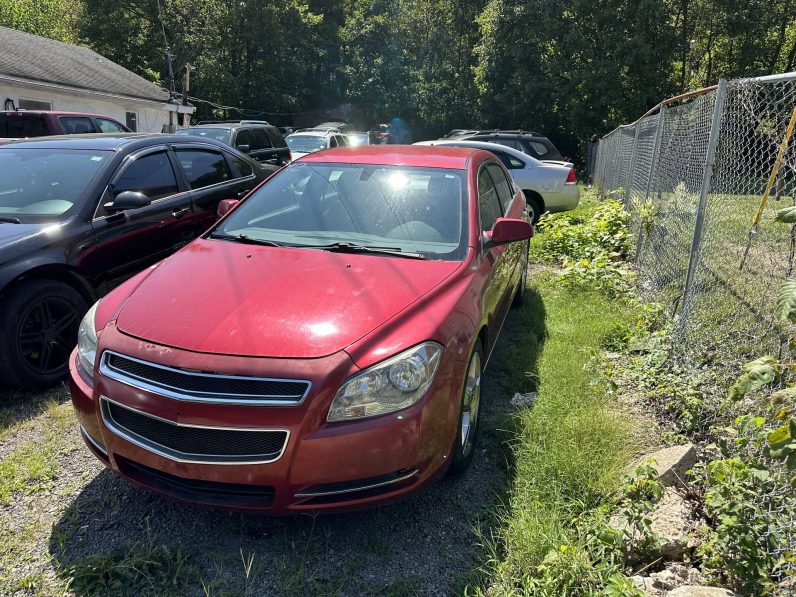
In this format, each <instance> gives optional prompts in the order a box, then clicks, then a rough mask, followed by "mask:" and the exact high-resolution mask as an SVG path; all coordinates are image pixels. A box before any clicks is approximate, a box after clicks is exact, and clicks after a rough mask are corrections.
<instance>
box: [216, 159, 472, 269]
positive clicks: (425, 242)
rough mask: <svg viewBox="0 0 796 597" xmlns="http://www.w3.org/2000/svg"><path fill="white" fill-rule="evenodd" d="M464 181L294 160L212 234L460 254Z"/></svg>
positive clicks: (438, 172)
mask: <svg viewBox="0 0 796 597" xmlns="http://www.w3.org/2000/svg"><path fill="white" fill-rule="evenodd" d="M466 188H467V186H466V179H465V176H464V171H462V170H447V169H441V168H410V167H406V166H382V165H364V164H332V163H313V164H308V163H302V162H295V163H293V164H291V165H290V166H287V167H286V168H284V169H283V170H282V171H280V172H279V173H277V174H275V175H274V176H273V177H272V178H271V179H270V180H269V181H268V183H267V184H265V185H264V186H262V187H261V188H260V189H259V190H258V191H255V193H254V194H253V195H252V196H251V197H249V198H248V199H247V200H246V201H245V202H244V203H243V204H242V205H241V206H240V207H239V208H238V209H236V210H235V211H234V212H233V213H232V214H231V215H230V216H229V217H228V218H227V219H226V220H224V221H223V222H221V224H220V225H219V226H218V228H216V229H215V230H214V231H213V232H212V234H211V236H215V237H219V236H228V237H231V238H240V237H241V235H243V236H244V237H245V238H249V239H253V240H255V241H265V242H273V243H278V244H281V245H290V246H300V247H322V246H325V245H331V244H334V243H353V244H356V245H364V246H367V247H380V248H391V249H397V250H400V251H401V252H406V253H410V252H411V253H416V254H419V255H421V256H422V257H425V258H427V259H441V260H446V261H461V260H463V259H464V257H465V255H466V254H467V211H466V204H467V199H466Z"/></svg>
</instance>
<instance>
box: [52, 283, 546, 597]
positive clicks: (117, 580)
mask: <svg viewBox="0 0 796 597" xmlns="http://www.w3.org/2000/svg"><path fill="white" fill-rule="evenodd" d="M544 319H545V309H544V304H543V302H542V299H541V296H540V295H539V294H538V293H537V292H536V291H535V290H534V289H533V288H529V289H528V291H527V292H526V295H525V302H524V304H523V306H522V307H521V308H519V309H513V310H512V311H511V313H509V315H508V317H507V319H506V322H505V325H504V329H503V332H502V335H501V337H500V339H499V340H498V343H497V345H496V347H495V351H494V353H493V355H492V357H491V361H490V364H489V369H488V370H487V372H486V373H485V375H484V378H483V386H482V387H483V397H484V399H483V400H482V419H481V429H480V437H479V445H478V446H477V452H476V454H475V457H474V460H473V463H472V465H471V468H470V469H469V470H468V471H467V473H466V474H464V475H463V476H461V477H459V478H456V479H450V478H445V479H443V480H441V481H439V482H438V483H436V484H434V485H433V486H431V487H429V488H427V489H426V490H425V491H423V492H422V493H420V494H417V495H414V496H412V497H410V498H408V499H406V500H404V501H402V502H399V503H396V504H392V505H389V506H382V507H379V508H375V509H372V510H368V511H363V512H358V513H344V514H329V515H324V516H317V517H313V516H308V515H304V516H295V517H287V518H272V517H268V516H263V515H249V514H237V513H229V512H221V511H213V510H203V509H198V508H194V507H191V506H186V505H184V504H181V503H179V502H176V501H174V500H171V499H168V498H165V497H161V496H159V495H156V494H154V493H151V492H149V491H146V490H143V489H140V488H137V487H134V486H133V485H131V484H130V483H128V482H126V481H125V480H123V479H121V478H120V477H118V476H117V475H116V474H114V473H113V472H111V471H107V470H106V471H103V472H102V473H101V474H99V475H98V476H96V477H95V478H94V479H93V480H92V481H91V482H90V483H89V484H88V485H87V486H85V487H84V488H83V489H82V491H81V492H80V493H79V494H78V495H77V497H76V498H75V499H74V500H73V501H72V503H71V504H70V505H69V507H68V508H67V510H66V511H65V512H64V514H63V515H62V516H61V518H60V519H59V520H58V521H57V522H56V523H55V525H54V526H53V530H52V534H51V538H50V545H49V549H50V554H51V555H52V558H53V562H54V563H55V565H56V567H57V570H58V574H59V576H60V577H61V578H62V579H63V580H64V581H66V582H71V583H72V586H71V590H72V591H74V592H75V593H76V594H78V595H85V594H96V593H99V594H106V593H108V592H109V591H112V592H113V593H114V594H128V595H129V594H137V595H138V594H152V595H156V594H157V595H163V594H181V595H182V594H199V595H202V594H256V595H329V594H339V593H345V594H352V595H362V594H379V595H426V594H449V593H451V592H459V591H461V590H462V589H463V587H464V586H466V585H467V584H468V583H470V582H473V581H475V580H476V577H475V575H474V572H473V571H474V570H476V569H478V568H479V567H480V566H481V565H483V563H484V561H485V558H486V553H485V549H484V547H483V546H482V545H480V540H479V533H480V534H481V536H491V535H492V534H493V533H495V532H497V529H496V528H495V525H497V524H499V520H498V518H497V517H496V516H495V508H496V506H497V505H498V504H500V503H503V502H504V501H505V500H506V498H507V492H508V490H509V488H510V487H511V481H512V479H511V474H512V472H511V471H512V470H513V468H514V467H513V463H512V462H511V451H510V450H509V449H508V447H507V444H508V440H509V439H510V431H508V430H509V429H510V427H511V418H512V417H511V414H512V412H513V407H512V406H511V405H510V402H509V401H510V399H511V396H512V395H513V393H514V392H515V391H520V392H527V391H533V390H534V389H535V387H536V380H537V360H538V356H539V352H540V350H541V348H542V345H543V343H544V339H545V337H546V331H545V322H544ZM476 529H477V531H476Z"/></svg>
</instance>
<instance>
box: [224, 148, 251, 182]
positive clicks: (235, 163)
mask: <svg viewBox="0 0 796 597" xmlns="http://www.w3.org/2000/svg"><path fill="white" fill-rule="evenodd" d="M227 159H228V160H229V164H230V166H232V176H233V177H234V178H246V177H247V176H251V175H252V174H253V172H254V169H253V168H252V166H251V164H249V162H247V161H245V160H242V159H240V158H239V157H238V156H235V155H230V154H227Z"/></svg>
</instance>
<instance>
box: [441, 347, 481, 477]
mask: <svg viewBox="0 0 796 597" xmlns="http://www.w3.org/2000/svg"><path fill="white" fill-rule="evenodd" d="M483 362H484V350H483V348H482V347H481V341H480V340H476V342H475V347H474V348H473V353H472V355H471V356H470V362H469V364H468V365H467V373H466V374H465V377H464V388H463V389H462V397H461V401H460V403H459V425H458V430H457V433H456V438H455V439H454V443H453V450H452V452H453V454H452V457H451V464H450V468H449V469H448V475H451V476H456V475H461V474H462V473H463V472H464V471H466V470H467V467H468V466H470V462H471V461H472V459H473V454H474V453H475V444H476V440H477V433H478V422H479V416H478V415H479V414H480V411H481V373H482V371H483V370H482V367H483V365H482V363H483Z"/></svg>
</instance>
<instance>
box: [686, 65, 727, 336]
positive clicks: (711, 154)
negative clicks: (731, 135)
mask: <svg viewBox="0 0 796 597" xmlns="http://www.w3.org/2000/svg"><path fill="white" fill-rule="evenodd" d="M726 93H727V80H726V79H719V85H718V88H717V89H716V102H715V104H714V105H713V120H712V121H711V123H710V137H709V139H708V151H707V155H706V156H705V169H704V172H703V173H702V186H701V187H700V189H699V203H698V204H697V213H696V221H695V222H694V236H693V238H692V239H691V256H690V259H689V261H688V269H687V270H686V278H685V286H684V287H683V300H682V307H681V309H680V318H679V320H678V322H677V339H678V340H682V338H683V334H684V332H685V324H686V322H687V320H688V313H689V311H690V308H691V300H692V299H693V296H694V285H695V281H696V269H697V267H698V265H699V258H700V252H701V250H702V229H703V227H704V224H705V207H706V205H707V201H708V191H709V190H710V182H711V180H712V179H713V166H714V165H715V163H716V147H717V145H718V140H719V132H720V131H719V127H720V126H721V116H722V110H723V108H724V96H725V95H726Z"/></svg>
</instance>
